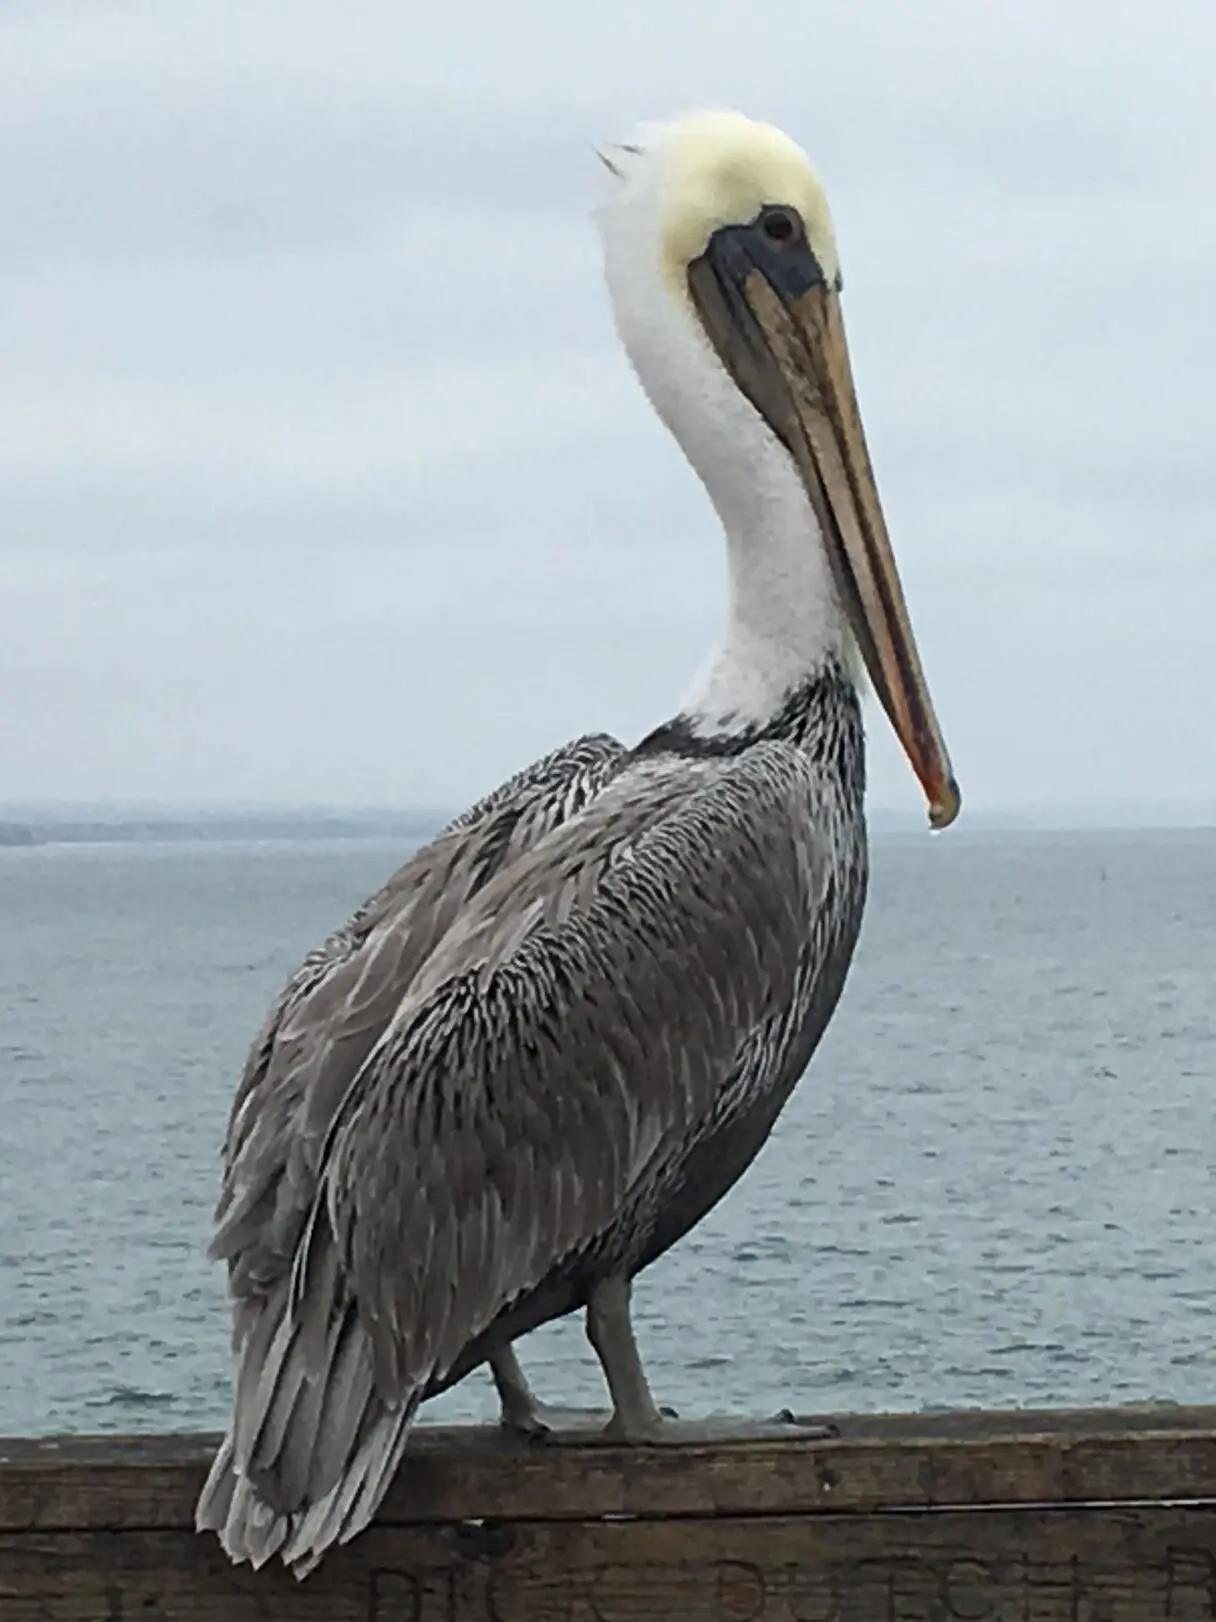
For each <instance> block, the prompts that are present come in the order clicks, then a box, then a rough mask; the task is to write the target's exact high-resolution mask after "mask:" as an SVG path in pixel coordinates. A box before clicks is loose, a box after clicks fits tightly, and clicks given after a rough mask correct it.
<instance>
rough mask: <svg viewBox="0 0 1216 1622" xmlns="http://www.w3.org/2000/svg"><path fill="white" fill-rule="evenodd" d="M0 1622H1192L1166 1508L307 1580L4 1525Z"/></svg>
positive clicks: (565, 1541)
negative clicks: (8, 1529) (137, 1621)
mask: <svg viewBox="0 0 1216 1622" xmlns="http://www.w3.org/2000/svg"><path fill="white" fill-rule="evenodd" d="M0 1616H2V1617H3V1619H4V1622H131V1619H133V1618H137V1617H138V1618H142V1619H145V1622H166V1619H169V1618H173V1619H175V1622H178V1619H180V1622H642V1619H648V1618H654V1617H658V1618H663V1619H664V1622H964V1619H965V1622H1198V1619H1211V1618H1214V1617H1216V1516H1214V1515H1213V1514H1212V1513H1211V1512H1210V1511H1204V1510H1200V1509H1188V1508H1178V1507H1169V1506H1149V1507H1145V1508H1140V1509H1123V1510H1118V1511H1115V1510H1109V1509H1108V1510H1100V1509H1079V1508H1072V1509H1031V1508H1023V1509H1003V1510H989V1511H982V1512H967V1511H920V1512H913V1513H907V1514H902V1515H900V1514H893V1513H886V1514H873V1515H847V1516H840V1515H820V1516H815V1517H809V1518H807V1519H803V1520H799V1519H792V1518H787V1517H776V1516H774V1517H765V1516H761V1517H751V1518H737V1517H736V1518H718V1519H692V1520H659V1521H616V1522H612V1521H608V1522H605V1521H591V1522H577V1521H576V1522H572V1521H566V1522H564V1523H536V1522H526V1523H522V1524H519V1523H504V1524H501V1525H497V1526H493V1527H471V1526H466V1527H454V1526H453V1527H411V1528H404V1527H375V1528H373V1529H372V1530H371V1531H369V1532H367V1533H366V1534H364V1536H363V1537H361V1538H359V1539H358V1540H357V1541H356V1542H355V1543H354V1544H352V1545H351V1546H350V1547H349V1548H346V1549H342V1550H339V1551H337V1552H336V1553H335V1554H333V1555H332V1556H331V1557H330V1558H329V1559H327V1561H326V1563H325V1565H324V1566H323V1567H322V1568H321V1570H320V1571H319V1572H317V1573H316V1574H315V1575H314V1576H312V1577H310V1578H309V1579H308V1580H307V1581H306V1582H305V1583H304V1584H302V1585H297V1584H296V1583H295V1582H294V1581H293V1580H292V1579H291V1578H290V1577H288V1576H287V1575H286V1574H285V1573H284V1572H283V1571H282V1570H281V1569H276V1568H273V1567H268V1568H267V1569H266V1570H264V1571H262V1572H257V1573H251V1572H248V1571H234V1570H233V1569H232V1568H230V1567H229V1566H228V1565H227V1563H226V1562H225V1561H224V1560H223V1557H222V1556H221V1555H220V1553H219V1551H218V1549H217V1548H216V1545H215V1543H214V1540H212V1539H204V1538H198V1537H194V1536H192V1535H190V1534H189V1533H186V1532H181V1531H178V1532H168V1531H160V1532H130V1533H126V1534H123V1535H120V1536H116V1535H113V1534H105V1533H90V1534H81V1533H70V1532H63V1533H55V1534H45V1533H42V1534H28V1533H27V1534H8V1535H5V1536H0Z"/></svg>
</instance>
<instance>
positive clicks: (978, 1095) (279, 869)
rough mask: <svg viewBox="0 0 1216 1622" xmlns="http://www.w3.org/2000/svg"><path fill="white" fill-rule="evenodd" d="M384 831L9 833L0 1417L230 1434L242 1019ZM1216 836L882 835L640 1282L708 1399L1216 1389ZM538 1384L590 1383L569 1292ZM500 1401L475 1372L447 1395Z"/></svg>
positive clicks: (668, 1357) (968, 1401) (332, 919)
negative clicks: (226, 1192)
mask: <svg viewBox="0 0 1216 1622" xmlns="http://www.w3.org/2000/svg"><path fill="white" fill-rule="evenodd" d="M401 855H402V850H401V847H400V845H399V844H392V843H389V842H381V841H360V842H351V843H336V842H325V843H317V844H313V845H306V844H254V843H250V844H242V845H236V844H229V845H214V846H204V845H163V846H156V845H140V846H108V847H107V846H91V847H85V846H77V847H46V848H38V849H31V850H6V851H0V1433H4V1432H10V1433H12V1432H18V1433H26V1434H30V1433H47V1432H69V1431H98V1430H119V1431H136V1430H177V1429H193V1428H199V1427H218V1426H220V1425H221V1424H222V1423H223V1422H224V1419H225V1414H226V1408H227V1403H228V1395H229V1373H228V1325H227V1311H226V1306H225V1300H224V1285H223V1277H222V1272H221V1270H220V1269H219V1268H217V1267H214V1266H211V1265H209V1264H208V1263H207V1262H206V1261H205V1259H204V1255H203V1252H204V1248H205V1245H206V1241H207V1236H208V1227H209V1221H210V1212H211V1207H212V1203H213V1200H214V1196H215V1192H216V1181H217V1154H218V1147H219V1143H220V1140H221V1135H222V1131H223V1126H224V1120H225V1116H226V1112H227V1109H228V1104H229V1100H230V1097H231V1094H232V1090H233V1087H234V1085H235V1081H236V1077H237V1074H238V1071H239V1068H240V1065H241V1062H242V1058H243V1055H244V1051H245V1048H246V1045H247V1043H248V1041H249V1039H250V1037H251V1036H252V1034H253V1032H254V1030H255V1029H256V1026H257V1024H258V1022H259V1020H260V1018H261V1016H262V1014H263V1012H264V1009H265V1007H266V1005H267V1002H268V1000H269V999H270V997H271V995H272V994H273V993H274V991H275V990H276V989H277V987H278V985H279V984H280V982H281V980H282V979H283V977H284V976H285V975H286V973H287V972H288V971H289V970H290V969H291V968H292V967H293V966H294V964H295V963H296V961H297V960H298V958H299V957H300V955H301V954H302V953H303V952H304V951H305V950H306V949H307V948H308V947H309V946H311V945H312V944H314V943H315V942H316V941H317V940H318V939H319V938H320V937H321V936H322V935H323V934H324V933H325V932H326V931H327V930H328V929H329V928H330V927H331V926H332V925H333V924H335V923H336V922H338V921H340V920H341V919H342V918H344V917H345V916H346V915H347V913H348V912H349V911H350V910H351V909H352V908H353V907H354V905H355V904H357V903H358V902H359V901H360V900H361V899H362V898H363V897H364V896H365V895H366V894H367V893H369V892H370V891H371V890H372V889H374V888H375V887H376V886H377V885H378V884H379V883H380V881H381V880H382V879H383V878H384V877H385V876H386V874H387V873H388V872H389V871H391V869H392V867H393V866H395V865H396V862H397V861H398V860H399V859H400V857H401ZM1214 1095H1216V832H1194V833H1167V832H1161V833H1143V834H1109V833H1104V834H1076V835H1058V836H1053V835H1026V836H1011V835H995V834H994V835H991V836H981V835H978V834H977V835H972V836H967V835H965V834H955V833H951V834H950V835H947V836H946V837H943V838H940V839H935V840H930V839H928V838H927V837H926V838H918V839H913V838H886V839H880V840H878V841H877V842H876V845H875V850H874V882H873V888H872V892H871V899H870V907H869V912H868V915H867V921H866V926H865V931H864V935H863V939H862V943H861V946H860V949H859V952H858V955H857V958H856V961H855V966H854V969H853V972H852V976H851V978H850V981H849V985H848V987H847V989H846V993H845V997H844V1000H843V1003H842V1005H841V1008H840V1011H839V1013H838V1015H837V1018H836V1020H835V1022H834V1023H833V1025H832V1028H831V1030H830V1032H829V1034H828V1037H827V1039H826V1040H825V1042H824V1043H823V1045H822V1047H821V1049H820V1051H819V1054H818V1055H817V1056H816V1058H815V1060H814V1062H813V1064H812V1066H811V1069H810V1071H809V1072H808V1074H807V1076H806V1077H805V1079H804V1081H803V1083H802V1085H801V1087H800V1088H799V1090H798V1091H797V1093H796V1094H795V1096H794V1099H793V1102H792V1103H791V1105H790V1106H789V1108H788V1110H787V1111H786V1113H785V1115H784V1116H783V1117H782V1119H781V1121H780V1123H779V1125H778V1127H777V1130H776V1132H775V1134H774V1136H773V1138H772V1140H771V1141H770V1143H769V1144H768V1146H767V1147H766V1149H765V1150H764V1152H763V1154H762V1155H761V1158H760V1159H759V1160H758V1161H757V1163H756V1164H755V1165H754V1166H753V1168H752V1170H751V1171H750V1172H749V1174H748V1175H747V1177H746V1178H745V1179H743V1181H742V1182H741V1183H740V1184H739V1185H738V1186H737V1187H736V1189H735V1190H734V1191H733V1193H732V1194H731V1195H730V1196H729V1197H728V1198H727V1199H726V1200H725V1201H724V1202H723V1204H722V1205H721V1206H719V1208H718V1209H717V1210H716V1211H715V1212H714V1213H713V1214H712V1215H711V1216H710V1217H709V1218H708V1219H707V1220H706V1221H705V1223H704V1224H703V1225H702V1226H701V1227H700V1228H699V1229H698V1230H696V1231H695V1232H694V1233H693V1234H692V1235H691V1236H689V1238H688V1239H686V1240H685V1242H684V1243H683V1244H682V1245H681V1246H679V1247H678V1248H677V1249H676V1250H675V1251H674V1252H672V1253H671V1254H669V1255H668V1256H667V1257H665V1258H664V1259H663V1261H662V1262H660V1263H659V1264H658V1265H656V1266H655V1267H654V1268H652V1269H651V1270H650V1271H649V1272H648V1273H647V1274H646V1275H645V1276H644V1278H643V1279H642V1281H641V1282H640V1285H639V1289H638V1296H637V1300H638V1320H639V1331H640V1336H641V1340H642V1346H643V1352H644V1354H645V1356H646V1358H647V1362H648V1365H649V1369H650V1373H651V1376H652V1380H653V1383H654V1385H655V1387H656V1390H657V1392H658V1394H659V1395H660V1397H661V1398H662V1399H663V1400H665V1401H669V1402H673V1403H675V1404H676V1405H677V1406H678V1407H680V1408H681V1409H682V1410H683V1411H686V1412H690V1413H691V1412H697V1411H705V1410H714V1409H723V1408H730V1409H736V1410H754V1411H757V1412H767V1411H770V1410H772V1409H773V1408H775V1407H778V1406H791V1407H794V1408H796V1409H799V1410H801V1411H825V1410H832V1411H848V1410H856V1411H860V1410H873V1409H892V1408H899V1409H908V1408H912V1409H916V1408H923V1407H939V1406H959V1405H973V1404H982V1405H990V1406H1007V1405H1016V1404H1040V1403H1064V1404H1097V1403H1108V1402H1128V1401H1141V1400H1173V1401H1179V1402H1187V1401H1207V1400H1211V1398H1212V1393H1213V1386H1214V1382H1216V1355H1214V1352H1213V1338H1214V1333H1216V1314H1214V1303H1216V1238H1214V1237H1213V1231H1212V1204H1213V1201H1212V1185H1211V1181H1210V1179H1211V1168H1212V1165H1213V1161H1214V1160H1216V1125H1214V1112H1213V1108H1212V1104H1213V1097H1214ZM521 1355H522V1358H523V1361H524V1363H525V1365H526V1367H527V1368H528V1371H529V1373H530V1374H531V1376H532V1377H533V1381H534V1384H535V1385H536V1386H537V1388H538V1390H539V1391H540V1394H541V1395H543V1396H545V1397H547V1398H550V1399H557V1400H575V1401H577V1400H581V1401H587V1400H591V1399H595V1400H598V1399H599V1396H600V1388H599V1382H598V1376H597V1374H596V1371H595V1366H594V1364H593V1362H592V1360H591V1358H590V1355H589V1353H588V1352H587V1350H586V1348H585V1346H584V1343H583V1339H582V1334H581V1330H580V1328H579V1326H578V1325H577V1324H576V1323H573V1322H567V1323H564V1324H561V1325H558V1326H553V1327H550V1328H549V1329H546V1330H543V1331H541V1332H540V1333H538V1334H537V1335H535V1336H533V1337H531V1338H530V1339H529V1340H528V1341H525V1342H524V1343H522V1345H521ZM492 1412H493V1404H492V1400H491V1394H490V1387H489V1382H488V1380H487V1379H486V1378H484V1376H483V1375H482V1374H481V1373H477V1374H474V1375H473V1376H472V1377H471V1378H470V1379H469V1380H468V1381H467V1382H466V1383H465V1385H464V1386H462V1387H461V1388H459V1389H458V1390H456V1391H455V1392H453V1393H450V1394H449V1395H448V1396H447V1397H445V1398H443V1399H442V1400H441V1401H440V1402H439V1403H436V1404H434V1405H432V1408H431V1409H430V1410H429V1413H430V1415H431V1417H436V1418H438V1417H481V1416H489V1415H490V1414H491V1413H492Z"/></svg>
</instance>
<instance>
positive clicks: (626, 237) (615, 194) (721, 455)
mask: <svg viewBox="0 0 1216 1622" xmlns="http://www.w3.org/2000/svg"><path fill="white" fill-rule="evenodd" d="M649 156H650V155H649V154H648V155H647V158H646V159H644V160H643V161H640V162H638V163H636V164H629V165H628V166H627V167H626V168H625V170H624V172H623V173H622V174H621V175H620V176H619V177H614V179H613V180H612V181H611V183H610V187H609V194H608V197H607V198H606V200H605V202H604V205H603V206H602V208H601V210H600V213H599V223H600V228H601V234H602V237H603V243H604V258H605V271H606V275H607V280H608V290H609V294H610V297H611V300H612V309H613V316H614V319H615V322H616V327H617V331H618V333H619V334H620V337H621V341H622V343H623V344H624V346H625V349H626V352H627V353H628V355H629V358H630V360H631V361H632V363H633V366H634V369H635V371H636V372H637V374H638V377H639V379H640V380H641V383H642V387H643V388H644V389H645V391H646V393H647V395H648V396H649V398H650V401H651V403H652V405H653V406H654V408H655V410H656V411H657V412H658V414H659V416H660V417H661V418H662V420H663V422H664V423H666V425H667V427H668V428H669V429H670V430H671V432H672V433H673V434H674V435H675V437H676V439H677V440H678V441H679V443H680V445H681V447H682V448H683V450H684V452H685V454H686V455H687V457H688V459H689V461H690V462H691V463H692V465H693V467H694V468H695V469H696V471H697V473H698V474H699V475H700V477H701V480H702V482H703V483H704V485H705V488H706V490H707V491H708V493H709V497H710V499H711V501H712V502H713V504H714V507H715V508H716V510H717V513H718V516H719V518H720V519H721V521H722V525H723V528H724V529H725V531H726V538H727V559H728V570H729V598H728V612H727V623H726V628H725V632H724V634H723V637H722V640H721V642H720V645H719V647H718V649H717V651H716V652H715V654H714V655H713V657H712V658H711V659H710V661H709V663H708V664H707V666H706V667H705V669H704V671H703V673H702V674H701V676H700V677H699V678H698V680H697V682H696V684H695V686H694V688H693V690H692V691H691V692H690V693H689V695H688V698H687V701H686V703H685V706H684V708H683V711H682V713H683V714H684V715H685V717H686V718H687V719H688V721H689V722H690V724H691V725H692V726H693V728H694V730H697V731H701V732H703V733H705V734H711V733H718V732H736V731H740V730H743V729H746V728H749V727H753V726H762V725H763V724H764V723H765V722H766V721H767V720H769V719H770V718H771V717H772V716H774V715H775V714H776V713H777V712H778V711H779V710H780V709H781V707H782V705H783V703H784V701H785V699H786V698H787V697H788V695H789V694H790V692H791V691H792V690H793V689H795V688H797V687H798V686H800V685H801V684H802V683H804V682H806V681H807V680H809V679H811V678H813V676H814V675H815V674H816V672H817V671H820V670H822V669H823V668H824V667H825V666H827V665H829V664H837V665H843V666H844V667H845V668H852V667H853V666H854V659H853V642H852V637H851V635H850V633H849V630H848V627H847V623H846V621H845V618H844V615H843V613H842V611H841V608H840V605H839V600H838V598H837V594H836V588H835V584H834V582H833V580H832V575H831V568H830V565H829V563H828V558H827V554H826V551H825V549H824V545H823V540H822V537H821V535H820V532H819V525H818V521H817V520H816V518H815V515H814V512H813V510H812V508H811V505H810V502H809V500H808V498H807V495H806V492H805V490H804V489H803V487H802V483H801V481H800V479H799V477H798V475H797V473H796V471H795V469H794V464H793V461H792V460H791V458H790V455H789V453H788V451H786V449H785V448H784V446H783V445H781V443H780V442H779V441H778V440H777V438H776V436H775V435H774V434H773V432H772V431H771V429H770V428H769V427H768V425H767V424H766V423H765V422H764V420H763V419H762V418H761V416H760V415H759V413H758V412H757V411H756V409H755V407H754V406H753V405H752V404H751V402H750V401H749V400H748V399H747V398H746V397H745V396H744V395H743V394H742V393H741V391H740V390H739V388H738V387H737V386H736V384H735V382H734V380H733V379H732V378H731V377H730V375H729V373H728V372H727V371H726V369H725V367H724V366H723V365H722V363H721V361H720V360H719V359H718V357H717V355H716V354H715V353H714V351H713V349H712V347H711V345H710V343H709V340H708V338H707V337H706V335H705V333H704V331H703V329H702V328H701V326H700V323H699V321H698V319H697V316H696V314H695V312H694V310H693V308H692V303H691V300H690V299H689V298H688V296H687V293H686V292H685V291H684V289H683V288H681V287H677V286H673V285H672V282H671V280H670V278H669V277H667V276H666V275H665V274H664V270H663V267H662V265H661V262H660V254H659V248H658V244H659V241H660V225H661V222H660V203H661V199H660V188H659V186H658V183H657V179H656V169H657V165H656V164H655V163H654V162H652V161H648V160H649Z"/></svg>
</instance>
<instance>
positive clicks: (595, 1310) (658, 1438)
mask: <svg viewBox="0 0 1216 1622" xmlns="http://www.w3.org/2000/svg"><path fill="white" fill-rule="evenodd" d="M630 1294H631V1284H630V1281H629V1279H628V1278H626V1277H624V1276H623V1275H618V1276H616V1277H614V1278H609V1279H605V1280H604V1282H603V1283H602V1284H598V1285H597V1286H596V1287H595V1289H594V1290H593V1291H592V1294H591V1299H590V1300H589V1302H588V1303H587V1338H588V1340H590V1342H591V1344H592V1346H593V1347H594V1348H595V1354H596V1356H597V1357H598V1358H599V1360H600V1365H601V1367H602V1368H603V1370H604V1378H605V1380H607V1382H608V1389H609V1391H611V1393H612V1405H613V1413H612V1418H611V1419H610V1420H609V1422H608V1424H607V1425H606V1426H605V1427H604V1432H603V1434H604V1437H605V1439H606V1440H609V1441H614V1442H705V1443H713V1442H730V1441H739V1442H747V1441H766V1440H768V1439H770V1438H780V1439H782V1440H787V1439H788V1440H790V1441H794V1440H800V1441H808V1440H816V1439H818V1438H822V1437H830V1436H836V1435H839V1432H838V1431H837V1429H836V1427H835V1426H834V1425H820V1424H804V1423H801V1422H800V1421H799V1420H797V1419H796V1418H795V1417H794V1415H793V1414H792V1413H789V1412H782V1413H780V1414H777V1415H775V1416H774V1417H773V1418H772V1419H767V1420H758V1421H757V1420H747V1419H727V1418H724V1419H705V1420H682V1419H677V1418H676V1415H675V1412H674V1410H673V1409H671V1408H660V1407H659V1406H658V1404H657V1403H656V1402H655V1400H654V1397H653V1396H652V1395H651V1391H650V1385H649V1382H648V1381H647V1379H646V1371H645V1370H644V1369H643V1367H642V1359H641V1355H640V1354H639V1352H638V1343H637V1341H636V1340H635V1339H634V1335H633V1323H632V1320H631V1318H630V1315H629V1297H630Z"/></svg>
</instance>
